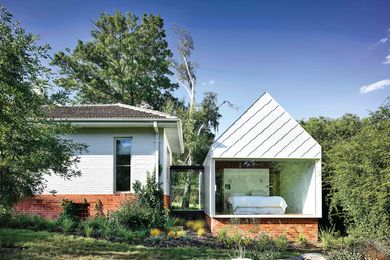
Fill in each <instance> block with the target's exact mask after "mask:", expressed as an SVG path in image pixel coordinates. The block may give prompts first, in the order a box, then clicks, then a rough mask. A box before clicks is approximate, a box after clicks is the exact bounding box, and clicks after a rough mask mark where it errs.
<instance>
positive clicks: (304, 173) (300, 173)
mask: <svg viewBox="0 0 390 260" xmlns="http://www.w3.org/2000/svg"><path fill="white" fill-rule="evenodd" d="M215 184H216V191H215V213H216V214H217V215H284V214H314V212H315V161H314V160H285V161H225V160H223V161H222V160H221V161H218V160H217V161H216V162H215Z"/></svg>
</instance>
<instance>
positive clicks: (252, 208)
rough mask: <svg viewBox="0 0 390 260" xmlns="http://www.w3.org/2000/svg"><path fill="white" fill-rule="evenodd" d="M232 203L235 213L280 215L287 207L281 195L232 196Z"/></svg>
mask: <svg viewBox="0 0 390 260" xmlns="http://www.w3.org/2000/svg"><path fill="white" fill-rule="evenodd" d="M230 203H231V205H232V209H233V214H235V215H263V214H264V215H266V214H270V215H280V214H284V213H285V212H286V208H287V203H286V201H285V200H284V199H283V198H282V197H280V196H269V197H264V196H231V197H230Z"/></svg>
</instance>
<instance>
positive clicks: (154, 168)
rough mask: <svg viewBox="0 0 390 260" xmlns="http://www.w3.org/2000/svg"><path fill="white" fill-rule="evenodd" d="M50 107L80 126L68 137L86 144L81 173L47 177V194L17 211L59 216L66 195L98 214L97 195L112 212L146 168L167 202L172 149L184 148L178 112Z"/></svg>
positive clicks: (119, 107) (54, 114) (52, 114)
mask: <svg viewBox="0 0 390 260" xmlns="http://www.w3.org/2000/svg"><path fill="white" fill-rule="evenodd" d="M47 112H48V116H49V117H51V118H53V119H54V120H57V121H67V122H70V123H71V124H72V125H74V126H75V127H76V128H77V130H76V132H75V133H74V134H72V135H71V136H67V137H66V138H71V139H73V140H75V141H77V142H80V143H84V144H86V145H88V151H87V152H85V153H83V154H81V156H80V162H79V163H78V165H77V167H78V169H79V170H80V171H81V173H82V175H81V176H80V177H76V178H72V179H70V180H64V179H63V178H61V177H58V176H56V175H51V176H48V177H47V178H46V181H47V183H46V189H45V191H44V192H43V194H41V195H39V196H36V197H34V198H32V199H31V200H27V201H23V202H22V203H19V204H18V205H17V206H16V209H17V210H18V211H21V212H27V213H34V214H40V215H43V216H46V217H49V218H56V217H58V215H59V213H60V212H61V208H60V206H59V203H60V201H61V199H64V198H67V199H71V200H73V201H75V202H78V203H80V202H82V201H83V200H84V199H86V200H87V202H88V203H89V207H88V208H87V209H86V210H88V211H89V212H87V213H88V214H89V215H93V214H94V212H93V208H94V204H95V203H96V201H97V200H100V201H101V202H102V204H103V210H104V212H106V210H111V211H112V210H115V209H117V208H118V206H119V205H120V204H121V202H122V201H123V200H124V199H126V198H128V197H129V196H132V195H131V193H132V191H133V190H132V189H133V188H132V186H133V184H134V182H135V181H137V180H138V181H141V183H145V180H146V176H147V173H151V174H152V173H154V172H155V173H156V177H157V181H158V183H159V184H160V186H161V188H162V189H163V191H164V195H165V197H164V200H165V201H169V191H170V186H169V185H170V180H169V177H170V176H169V167H170V165H171V161H172V154H174V153H182V152H183V139H182V127H181V121H180V120H179V119H178V118H177V117H174V116H171V115H168V114H165V113H161V112H157V111H154V110H149V109H143V108H138V107H133V106H127V105H122V104H112V105H81V106H58V107H53V108H50V109H48V110H47ZM53 193H55V195H52V194H53Z"/></svg>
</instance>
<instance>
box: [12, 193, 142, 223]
mask: <svg viewBox="0 0 390 260" xmlns="http://www.w3.org/2000/svg"><path fill="white" fill-rule="evenodd" d="M134 198H135V197H134V194H129V193H118V194H71V195H37V196H34V197H31V198H27V199H24V200H22V201H21V202H19V203H17V204H16V205H15V206H14V209H15V211H16V212H18V213H26V214H33V215H39V216H42V217H45V218H48V219H56V218H58V216H59V215H60V213H61V212H62V208H61V201H62V200H63V199H68V200H72V201H74V202H76V203H82V202H83V201H84V199H86V200H87V203H88V212H89V214H90V216H94V215H95V214H96V212H95V210H94V206H95V204H96V202H97V201H98V200H100V201H101V202H102V210H103V213H104V214H106V213H107V211H111V212H112V211H115V210H117V209H118V208H119V207H120V205H121V204H122V203H123V202H124V201H125V200H127V199H134Z"/></svg>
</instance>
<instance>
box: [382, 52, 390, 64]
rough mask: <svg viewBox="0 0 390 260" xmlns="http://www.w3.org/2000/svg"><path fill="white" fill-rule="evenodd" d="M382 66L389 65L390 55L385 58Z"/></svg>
mask: <svg viewBox="0 0 390 260" xmlns="http://www.w3.org/2000/svg"><path fill="white" fill-rule="evenodd" d="M383 64H390V54H389V55H387V56H386V57H385V61H384V62H383Z"/></svg>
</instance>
